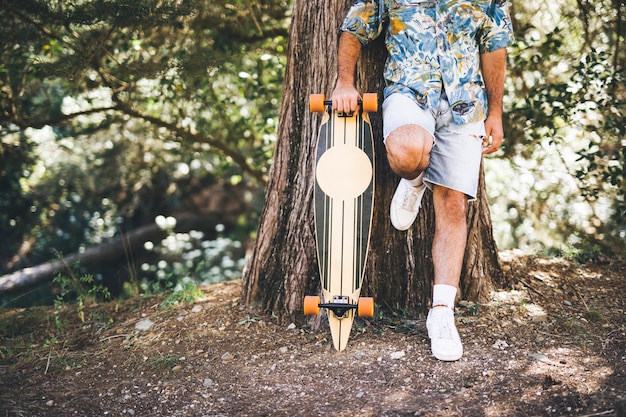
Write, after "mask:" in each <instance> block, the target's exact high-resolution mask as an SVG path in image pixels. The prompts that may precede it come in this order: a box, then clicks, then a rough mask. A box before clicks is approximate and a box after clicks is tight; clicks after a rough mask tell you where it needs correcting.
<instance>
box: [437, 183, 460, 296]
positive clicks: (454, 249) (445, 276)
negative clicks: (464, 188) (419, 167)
mask: <svg viewBox="0 0 626 417" xmlns="http://www.w3.org/2000/svg"><path fill="white" fill-rule="evenodd" d="M433 205H434V208H435V236H434V239H433V264H434V269H435V285H436V284H444V285H451V286H453V287H456V288H458V286H459V279H460V277H461V269H462V268H463V256H464V255H465V244H466V242H467V205H468V202H467V196H466V195H465V194H464V193H462V192H460V191H455V190H451V189H449V188H445V187H442V186H439V185H435V186H434V188H433ZM450 307H452V306H450Z"/></svg>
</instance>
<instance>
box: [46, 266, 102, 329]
mask: <svg viewBox="0 0 626 417" xmlns="http://www.w3.org/2000/svg"><path fill="white" fill-rule="evenodd" d="M53 282H54V283H55V284H57V285H58V286H59V294H58V295H57V296H56V298H55V300H54V319H55V323H56V326H57V329H62V328H64V327H65V323H64V322H63V320H62V319H61V314H60V311H61V309H62V308H63V306H65V305H67V304H69V303H71V304H75V305H76V314H77V315H78V318H79V319H80V321H81V322H83V323H84V322H85V305H86V304H90V303H94V302H97V301H100V300H108V299H109V298H110V293H109V290H108V289H107V288H105V287H104V286H102V285H99V284H97V283H96V282H95V280H94V277H93V275H89V274H86V275H82V276H80V277H77V276H76V275H75V273H74V271H73V270H71V269H70V268H68V274H67V275H63V274H58V275H57V276H56V277H55V278H54V280H53Z"/></svg>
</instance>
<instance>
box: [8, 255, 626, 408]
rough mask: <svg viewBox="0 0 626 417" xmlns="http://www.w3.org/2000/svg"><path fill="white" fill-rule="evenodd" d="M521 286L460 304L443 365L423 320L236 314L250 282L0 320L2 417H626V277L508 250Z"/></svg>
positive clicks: (611, 266)
mask: <svg viewBox="0 0 626 417" xmlns="http://www.w3.org/2000/svg"><path fill="white" fill-rule="evenodd" d="M502 258H503V265H504V268H505V270H506V271H507V273H508V274H510V276H511V278H512V280H513V282H515V285H514V287H513V288H510V289H506V290H501V291H497V292H494V293H493V295H492V297H491V301H490V302H489V303H487V304H481V305H477V304H473V303H469V302H463V301H461V302H460V303H459V306H458V308H457V322H458V327H459V332H460V333H461V337H462V338H463V342H464V346H465V354H464V356H463V358H462V359H461V360H459V361H457V362H453V363H443V362H439V361H437V360H435V359H434V358H433V357H432V356H431V354H430V347H429V342H428V338H427V336H426V331H425V321H424V318H423V317H418V318H411V317H402V316H401V315H398V314H392V313H383V312H378V313H377V316H376V318H375V319H374V320H371V321H363V320H361V319H358V322H357V323H356V326H355V327H354V329H353V333H352V336H353V337H352V339H351V341H350V344H349V345H348V348H347V349H346V351H344V352H341V353H339V352H336V351H335V350H334V349H333V348H332V342H331V341H330V336H329V333H328V332H327V331H326V330H322V331H321V332H312V331H311V329H310V328H309V327H307V326H306V325H302V324H291V325H278V323H277V321H276V320H275V319H274V318H272V317H268V316H263V315H261V314H259V313H258V312H255V311H254V310H253V309H252V310H251V309H248V308H245V307H242V306H240V305H239V303H238V297H239V292H240V282H237V281H234V282H227V283H221V284H216V285H213V286H210V287H206V288H203V289H202V290H203V293H204V297H203V298H201V299H197V300H195V301H192V302H188V303H184V302H183V303H179V304H176V305H169V306H168V305H167V303H165V304H163V298H156V297H152V298H137V299H132V300H127V301H125V302H123V303H118V302H111V303H108V304H106V305H104V304H103V305H98V306H88V307H86V308H85V313H86V317H85V322H84V323H82V322H81V321H80V320H79V318H78V314H77V309H76V306H69V307H67V308H65V309H64V310H63V311H62V312H61V315H60V317H59V318H60V320H61V321H60V322H59V324H57V322H55V310H54V308H31V309H26V310H23V309H21V310H4V311H0V335H1V339H0V417H2V416H185V417H186V416H338V417H339V416H620V417H623V416H626V311H625V310H626V308H625V305H626V266H624V265H623V264H616V263H614V262H606V263H603V264H585V265H579V264H576V263H572V262H570V261H566V260H563V259H542V258H536V257H527V256H519V255H515V254H513V253H503V254H502Z"/></svg>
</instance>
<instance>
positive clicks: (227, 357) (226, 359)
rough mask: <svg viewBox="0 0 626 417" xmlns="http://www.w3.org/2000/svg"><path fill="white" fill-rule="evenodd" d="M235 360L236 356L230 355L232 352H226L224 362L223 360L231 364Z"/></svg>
mask: <svg viewBox="0 0 626 417" xmlns="http://www.w3.org/2000/svg"><path fill="white" fill-rule="evenodd" d="M233 359H235V356H234V355H233V354H232V353H230V352H226V353H224V354H223V355H222V360H223V361H224V362H230V361H232V360H233Z"/></svg>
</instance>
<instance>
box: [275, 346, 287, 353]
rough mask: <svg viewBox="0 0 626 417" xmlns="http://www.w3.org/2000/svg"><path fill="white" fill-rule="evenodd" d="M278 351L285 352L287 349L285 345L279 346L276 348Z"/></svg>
mask: <svg viewBox="0 0 626 417" xmlns="http://www.w3.org/2000/svg"><path fill="white" fill-rule="evenodd" d="M278 351H279V352H280V353H287V352H288V351H289V349H288V348H287V347H286V346H283V347H281V348H280V349H278Z"/></svg>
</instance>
